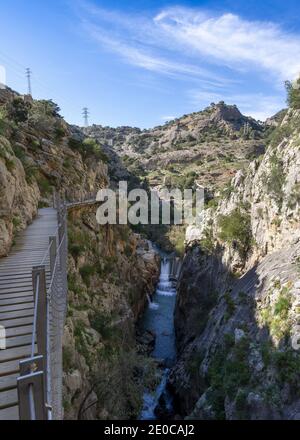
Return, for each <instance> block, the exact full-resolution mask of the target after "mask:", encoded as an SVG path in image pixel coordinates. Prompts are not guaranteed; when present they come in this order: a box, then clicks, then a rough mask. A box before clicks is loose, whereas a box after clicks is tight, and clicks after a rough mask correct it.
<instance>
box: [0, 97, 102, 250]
mask: <svg viewBox="0 0 300 440" xmlns="http://www.w3.org/2000/svg"><path fill="white" fill-rule="evenodd" d="M58 112H59V109H58V107H57V106H56V105H55V104H54V103H53V102H52V101H33V100H32V99H31V98H30V97H28V96H25V97H24V96H20V95H18V94H17V93H15V92H13V91H11V90H9V89H4V90H0V257H1V256H4V255H6V254H7V252H8V251H9V249H10V247H11V245H12V243H13V238H14V234H15V233H16V232H18V231H19V230H21V229H23V228H25V227H26V225H27V224H28V223H30V222H31V221H32V219H33V218H34V217H35V215H36V213H37V209H38V207H39V206H40V207H42V206H45V205H46V206H47V205H48V204H49V203H51V201H52V192H53V190H54V189H56V190H57V191H61V192H62V193H64V194H66V196H67V197H68V198H69V199H71V200H72V199H79V198H81V197H84V195H85V194H88V193H90V192H95V191H96V190H97V189H98V188H101V187H102V186H103V185H104V184H106V183H107V180H108V175H107V157H106V156H105V155H104V153H103V152H102V150H101V148H100V146H98V145H97V144H96V143H95V142H94V141H93V140H89V139H85V137H84V136H81V138H80V137H78V134H77V133H74V132H73V130H72V128H71V127H70V126H69V125H68V124H67V123H66V122H65V121H64V120H63V119H62V118H61V117H60V116H59V113H58Z"/></svg>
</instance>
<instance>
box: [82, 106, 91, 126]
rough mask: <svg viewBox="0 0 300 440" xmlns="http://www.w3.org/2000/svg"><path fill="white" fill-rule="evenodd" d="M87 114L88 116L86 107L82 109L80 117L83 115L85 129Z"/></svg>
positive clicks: (87, 122)
mask: <svg viewBox="0 0 300 440" xmlns="http://www.w3.org/2000/svg"><path fill="white" fill-rule="evenodd" d="M89 114H90V112H89V109H88V108H87V107H84V108H83V110H82V115H83V119H84V125H85V127H88V126H89Z"/></svg>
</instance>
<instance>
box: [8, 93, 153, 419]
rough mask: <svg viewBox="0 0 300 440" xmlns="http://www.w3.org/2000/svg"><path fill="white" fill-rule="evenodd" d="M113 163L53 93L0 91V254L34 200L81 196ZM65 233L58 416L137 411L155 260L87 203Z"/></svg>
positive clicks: (43, 202) (143, 244)
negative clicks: (142, 328) (103, 223)
mask: <svg viewBox="0 0 300 440" xmlns="http://www.w3.org/2000/svg"><path fill="white" fill-rule="evenodd" d="M117 165H118V161H114V160H111V159H110V156H107V155H106V154H105V151H104V150H103V148H102V147H101V145H100V144H99V143H97V142H96V141H95V140H93V139H91V138H87V137H86V135H85V134H84V133H83V132H82V131H81V130H80V129H78V128H76V127H72V126H70V125H68V124H67V123H66V122H65V121H64V120H63V119H62V118H61V117H60V116H59V109H58V107H57V106H56V104H54V103H53V102H52V101H34V100H32V99H31V97H26V96H20V95H18V94H17V93H15V92H13V91H12V90H9V89H5V90H0V184H1V185H0V257H1V256H4V255H6V254H7V253H8V252H9V251H10V248H11V245H12V244H13V240H14V234H15V233H17V232H18V231H21V230H22V229H24V228H25V227H26V226H27V224H28V223H30V222H31V221H32V220H33V219H34V217H35V216H36V214H37V210H38V208H39V207H43V206H49V205H51V204H52V192H53V190H54V189H55V190H56V191H58V192H60V193H61V194H62V195H64V196H66V198H67V199H68V200H70V201H72V200H74V201H78V200H81V199H85V198H88V195H89V194H90V193H95V192H96V191H97V190H98V189H100V188H103V187H104V186H107V185H108V184H109V182H110V181H111V178H115V177H116V176H117V175H118V172H119V168H118V166H117ZM125 171H126V170H125ZM125 174H126V172H125ZM128 176H130V174H129V173H127V177H128ZM68 238H69V262H68V278H69V298H68V318H67V322H66V328H65V337H64V408H65V417H66V418H68V419H74V418H75V419H77V418H83V419H85V418H90V419H91V418H93V419H94V418H102V419H108V418H130V417H136V416H137V414H138V412H139V410H140V406H141V399H142V393H143V390H144V386H145V385H146V384H147V383H148V382H149V383H150V385H151V383H152V380H154V381H155V380H156V379H155V377H154V376H155V374H152V371H154V369H153V368H152V362H151V361H150V360H149V359H148V358H147V357H144V356H143V355H142V354H139V353H140V352H141V351H142V350H140V347H139V346H138V344H137V343H136V337H135V323H136V321H137V319H138V317H139V316H140V314H141V313H142V311H143V309H144V307H145V304H146V303H147V293H149V294H150V293H152V290H153V288H154V284H155V282H156V280H157V278H158V273H159V260H158V258H157V255H156V253H155V252H154V250H153V248H152V246H151V244H150V243H149V242H148V241H146V240H143V239H142V238H141V237H140V236H139V235H136V234H133V233H132V231H131V230H130V229H129V228H127V227H125V226H120V227H118V226H115V227H113V226H109V227H100V226H99V225H98V224H97V223H96V207H95V206H86V207H82V206H81V207H79V208H78V207H77V208H73V209H72V210H70V211H69V227H68Z"/></svg>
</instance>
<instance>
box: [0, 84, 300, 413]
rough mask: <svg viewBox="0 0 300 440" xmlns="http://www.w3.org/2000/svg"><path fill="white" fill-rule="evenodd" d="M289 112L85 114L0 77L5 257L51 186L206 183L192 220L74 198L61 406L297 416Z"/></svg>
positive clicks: (296, 167) (293, 137)
mask: <svg viewBox="0 0 300 440" xmlns="http://www.w3.org/2000/svg"><path fill="white" fill-rule="evenodd" d="M299 112H300V110H299V106H298V104H297V102H296V103H295V102H294V101H293V100H290V106H289V109H287V110H284V111H282V112H280V114H277V115H275V116H274V117H273V118H270V119H269V120H267V121H266V122H265V123H261V122H258V121H255V120H254V119H252V118H248V117H246V116H244V115H242V114H241V113H240V111H239V110H238V109H237V107H236V106H228V105H226V104H225V103H224V102H220V103H219V104H212V105H211V106H209V107H208V108H206V109H205V110H203V111H201V112H197V113H193V114H191V115H185V116H183V117H182V118H179V119H178V120H175V121H171V122H168V123H166V124H165V125H164V126H160V127H156V128H154V129H151V130H140V129H136V128H130V127H119V128H109V127H102V126H96V125H95V126H91V127H87V128H80V127H75V126H71V125H68V124H67V123H66V122H65V121H64V120H63V118H62V117H61V116H60V115H59V109H58V107H57V106H56V104H54V103H53V102H52V101H35V100H33V99H32V98H31V97H30V96H21V95H19V94H18V93H16V92H14V91H12V90H10V89H8V88H6V89H4V90H0V183H1V186H0V195H1V198H0V257H4V256H5V255H7V254H8V253H9V252H10V251H11V248H12V246H13V244H14V240H15V236H16V234H18V233H21V232H22V230H24V229H25V228H26V227H27V225H28V224H30V223H31V222H32V221H33V220H34V218H35V217H36V215H37V213H38V209H39V208H42V207H45V206H49V205H50V203H51V197H52V191H53V190H56V191H60V192H61V194H62V195H65V196H66V197H67V198H68V199H80V198H84V197H85V196H87V195H88V194H89V193H90V192H95V191H97V190H98V189H100V188H104V187H107V186H108V187H110V188H113V189H114V188H115V187H116V186H117V184H118V182H119V180H121V179H122V180H126V181H128V184H129V186H130V187H139V188H145V189H146V190H147V191H149V190H151V189H152V188H161V187H162V186H167V187H168V188H175V187H178V188H180V189H185V188H193V189H195V188H196V187H198V186H201V187H204V188H205V209H204V211H203V212H202V213H201V216H202V222H201V225H200V226H198V225H183V226H175V225H169V226H165V225H143V226H141V225H136V226H127V225H105V226H100V225H99V224H97V221H96V216H95V206H77V207H76V206H75V207H73V208H72V209H70V211H69V214H68V238H69V251H68V290H69V294H68V313H67V319H66V325H65V332H64V352H63V360H64V365H63V370H64V373H63V374H64V415H65V418H66V419H88V420H91V419H102V420H117V419H125V420H132V419H143V420H156V419H159V420H160V419H168V418H171V419H172V418H181V419H184V418H186V419H200V420H207V419H208V420H219V419H227V420H236V419H238V420H240V419H247V420H248V419H250V420H256V419H276V420H277V419H289V420H299V419H300V381H299V377H300V374H299V372H300V354H299V325H300V322H299V310H300V309H299V308H300V300H299V293H300V275H299V261H300V254H299V252H300V248H299V239H300V236H299V231H300V217H299V212H300V211H299V206H300V196H299V189H300V188H299V182H300V150H299V136H300V113H299ZM158 249H162V250H158ZM176 258H177V259H176ZM179 261H180V262H181V261H182V267H181V264H179ZM174 262H175V263H174ZM176 290H177V294H176ZM173 316H174V319H173ZM0 368H1V363H0ZM0 371H1V370H0Z"/></svg>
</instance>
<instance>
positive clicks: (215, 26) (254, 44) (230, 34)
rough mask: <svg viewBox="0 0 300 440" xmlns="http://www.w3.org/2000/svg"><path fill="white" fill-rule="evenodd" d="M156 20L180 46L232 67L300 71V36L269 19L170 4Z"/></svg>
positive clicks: (285, 75)
mask: <svg viewBox="0 0 300 440" xmlns="http://www.w3.org/2000/svg"><path fill="white" fill-rule="evenodd" d="M154 21H155V23H156V24H158V25H159V26H160V27H161V28H162V29H163V30H164V32H165V34H166V35H168V36H169V38H170V39H172V40H173V41H176V42H177V44H178V45H179V46H180V47H185V48H186V49H188V50H191V51H192V52H193V53H194V55H195V56H196V54H199V55H201V56H205V57H209V58H210V59H211V60H212V61H214V62H216V63H218V64H222V65H227V66H230V67H231V68H232V69H240V68H242V69H245V70H249V69H255V68H258V69H262V70H265V71H266V72H268V73H271V74H272V75H276V76H277V78H278V79H280V80H283V79H291V78H294V77H296V76H297V75H298V74H299V72H300V36H299V35H293V34H289V33H287V32H285V31H284V30H283V29H281V28H280V27H279V26H278V25H276V24H274V23H269V22H259V21H247V20H243V19H242V18H240V17H238V16H237V15H234V14H230V13H227V14H223V15H220V16H208V15H207V14H204V13H202V12H197V11H196V10H194V11H193V12H192V11H191V10H189V9H185V8H170V9H167V10H165V11H162V12H161V13H160V14H158V15H157V16H156V17H155V18H154Z"/></svg>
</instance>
